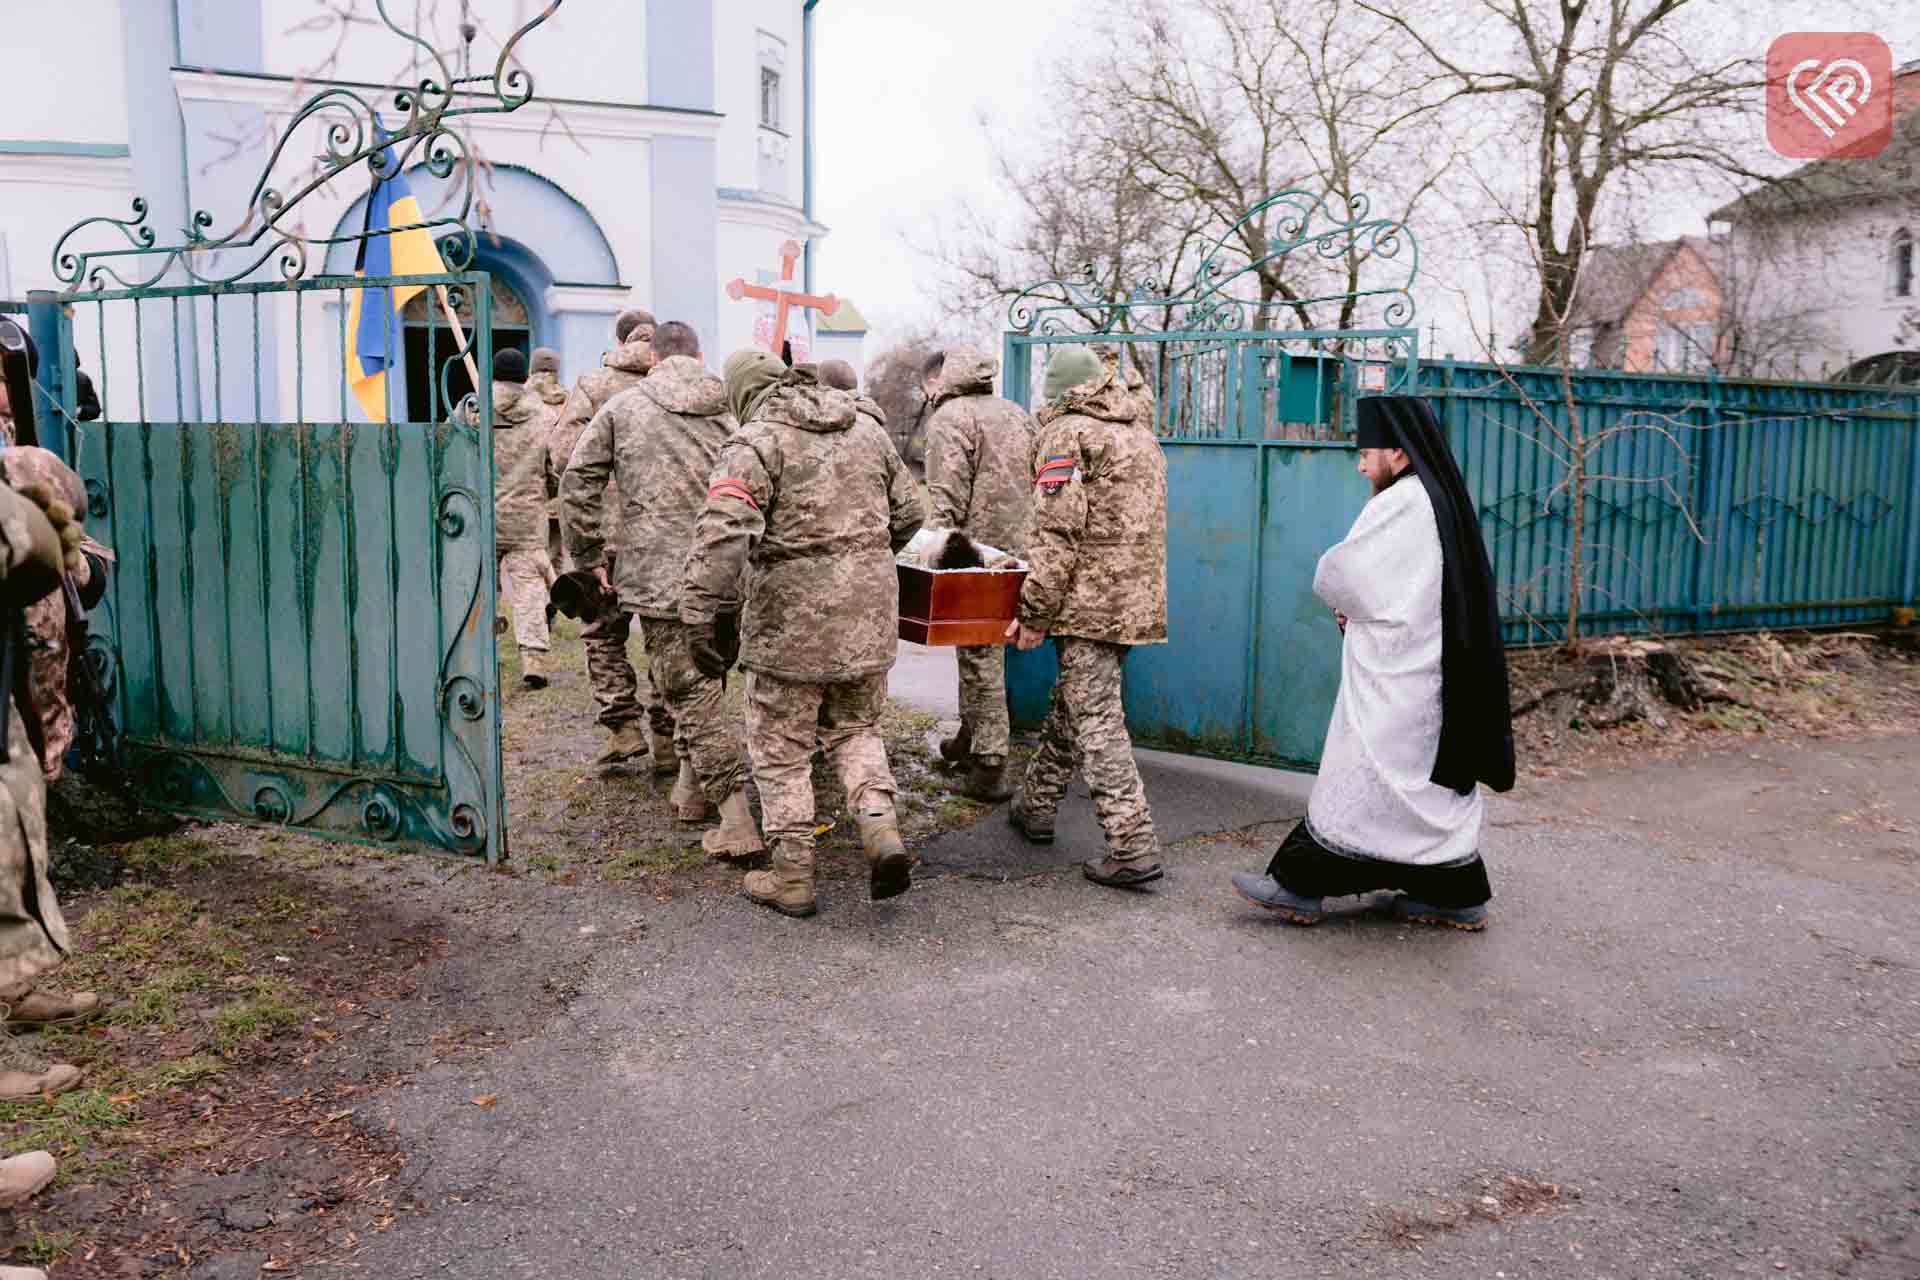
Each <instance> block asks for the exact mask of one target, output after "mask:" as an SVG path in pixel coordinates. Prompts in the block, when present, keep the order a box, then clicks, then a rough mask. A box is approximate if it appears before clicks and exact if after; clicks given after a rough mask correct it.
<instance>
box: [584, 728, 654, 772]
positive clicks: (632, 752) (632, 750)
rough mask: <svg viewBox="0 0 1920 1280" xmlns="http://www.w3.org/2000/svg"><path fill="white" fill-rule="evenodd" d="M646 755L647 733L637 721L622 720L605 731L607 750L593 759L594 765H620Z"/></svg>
mask: <svg viewBox="0 0 1920 1280" xmlns="http://www.w3.org/2000/svg"><path fill="white" fill-rule="evenodd" d="M645 754H647V731H646V729H645V727H644V726H642V725H641V723H640V722H639V721H638V720H623V721H621V722H620V723H619V724H617V725H615V726H613V728H611V729H609V730H607V749H606V750H605V751H602V752H601V753H600V754H599V755H597V756H595V757H594V760H593V762H594V763H595V764H620V763H622V762H624V761H627V760H637V759H639V758H640V757H641V756H644V755H645Z"/></svg>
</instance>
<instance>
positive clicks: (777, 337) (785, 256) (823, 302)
mask: <svg viewBox="0 0 1920 1280" xmlns="http://www.w3.org/2000/svg"><path fill="white" fill-rule="evenodd" d="M799 258H800V245H799V244H798V242H796V241H793V240H789V241H787V242H786V243H785V244H783V245H781V246H780V285H781V286H784V285H790V284H792V283H793V264H794V263H795V262H797V261H798V260H799ZM727 296H728V297H729V298H732V299H733V300H734V301H735V302H738V301H740V299H742V298H758V299H759V300H760V301H762V302H771V303H773V304H774V313H773V343H772V346H773V354H775V355H779V354H780V348H781V345H782V344H783V343H785V342H786V340H787V309H788V308H789V307H812V308H814V309H816V310H818V311H819V312H821V313H822V314H823V315H828V314H832V313H833V312H834V311H836V310H838V309H839V307H840V299H838V298H836V297H834V296H833V295H832V294H830V293H829V294H824V295H823V294H817V293H795V292H792V291H790V290H788V289H786V288H783V287H779V286H775V287H772V288H769V287H768V286H766V285H763V284H748V283H747V282H746V281H745V280H743V279H741V278H740V277H739V276H735V277H734V278H733V279H731V280H729V281H727Z"/></svg>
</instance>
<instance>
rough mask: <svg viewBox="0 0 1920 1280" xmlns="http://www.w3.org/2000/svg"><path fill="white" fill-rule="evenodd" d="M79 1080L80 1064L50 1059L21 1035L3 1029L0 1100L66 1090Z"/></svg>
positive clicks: (0, 1052)
mask: <svg viewBox="0 0 1920 1280" xmlns="http://www.w3.org/2000/svg"><path fill="white" fill-rule="evenodd" d="M79 1083H80V1068H78V1067H74V1066H69V1065H68V1064H66V1063H64V1062H49V1061H47V1060H46V1059H45V1058H42V1057H41V1056H39V1055H38V1054H36V1053H34V1052H33V1051H31V1050H30V1049H28V1048H27V1047H26V1045H25V1044H24V1043H22V1042H21V1041H20V1040H19V1039H18V1038H16V1037H14V1036H11V1035H8V1034H6V1033H5V1032H0V1102H15V1101H18V1100H20V1099H22V1098H37V1097H39V1096H40V1095H41V1094H45V1093H65V1092H66V1091H67V1090H69V1089H71V1088H73V1086H75V1085H76V1084H79Z"/></svg>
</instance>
